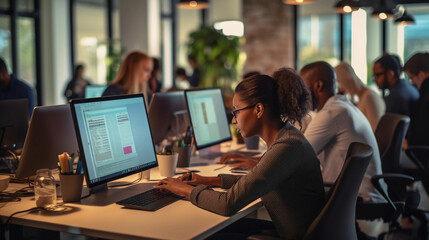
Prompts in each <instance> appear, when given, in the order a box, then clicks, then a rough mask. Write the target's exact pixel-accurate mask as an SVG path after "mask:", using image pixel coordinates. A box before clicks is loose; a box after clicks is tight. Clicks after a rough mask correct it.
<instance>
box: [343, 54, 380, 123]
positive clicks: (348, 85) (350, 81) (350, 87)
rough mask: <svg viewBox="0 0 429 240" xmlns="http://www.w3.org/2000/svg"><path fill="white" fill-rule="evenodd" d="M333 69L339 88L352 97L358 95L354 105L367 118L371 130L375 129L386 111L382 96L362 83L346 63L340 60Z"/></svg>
mask: <svg viewBox="0 0 429 240" xmlns="http://www.w3.org/2000/svg"><path fill="white" fill-rule="evenodd" d="M335 71H336V73H337V80H338V85H339V86H340V89H342V90H343V91H345V93H348V94H350V95H351V98H352V99H353V97H354V96H355V95H357V96H358V97H359V102H358V103H357V104H356V107H357V108H358V109H359V110H360V111H361V112H362V113H363V114H364V115H365V117H366V118H367V119H368V121H369V123H370V125H371V128H372V131H375V128H376V127H377V124H378V121H379V120H380V118H381V116H383V114H384V113H385V111H386V106H385V104H384V101H383V98H381V96H380V95H378V94H377V93H376V92H375V91H373V90H371V89H370V88H368V87H367V86H366V85H365V84H363V83H362V81H361V80H360V79H359V77H358V76H357V75H356V73H355V71H354V70H353V68H352V67H351V66H350V65H349V64H348V63H346V62H341V63H340V64H339V65H338V66H336V67H335Z"/></svg>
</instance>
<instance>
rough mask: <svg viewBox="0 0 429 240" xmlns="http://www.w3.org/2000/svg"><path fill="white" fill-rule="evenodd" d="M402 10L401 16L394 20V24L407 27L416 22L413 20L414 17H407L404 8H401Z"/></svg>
mask: <svg viewBox="0 0 429 240" xmlns="http://www.w3.org/2000/svg"><path fill="white" fill-rule="evenodd" d="M402 9H403V11H402V15H401V16H400V17H398V18H396V19H395V23H396V24H400V25H403V26H407V25H411V24H414V23H416V21H415V20H414V17H413V16H411V15H409V14H408V13H407V10H405V8H402Z"/></svg>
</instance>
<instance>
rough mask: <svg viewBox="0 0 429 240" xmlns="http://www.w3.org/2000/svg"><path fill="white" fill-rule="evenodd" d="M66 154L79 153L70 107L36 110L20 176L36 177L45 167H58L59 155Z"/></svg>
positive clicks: (50, 107)
mask: <svg viewBox="0 0 429 240" xmlns="http://www.w3.org/2000/svg"><path fill="white" fill-rule="evenodd" d="M63 152H68V153H69V154H72V153H74V154H77V152H78V146H77V141H76V134H75V131H74V126H73V120H72V117H71V113H70V106H69V105H55V106H45V107H40V106H37V107H35V108H34V110H33V114H32V115H31V121H30V126H29V127H28V133H27V137H26V138H25V143H24V147H23V149H22V154H21V158H20V160H19V165H18V169H17V171H16V177H17V178H25V177H29V176H33V175H36V171H37V170H38V169H41V168H48V169H55V168H57V166H58V165H57V164H58V155H59V154H61V153H63Z"/></svg>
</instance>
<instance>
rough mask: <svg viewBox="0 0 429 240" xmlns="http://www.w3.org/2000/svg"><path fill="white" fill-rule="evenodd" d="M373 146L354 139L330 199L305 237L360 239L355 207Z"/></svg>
mask: <svg viewBox="0 0 429 240" xmlns="http://www.w3.org/2000/svg"><path fill="white" fill-rule="evenodd" d="M372 154H373V151H372V148H371V147H369V146H368V145H366V144H363V143H357V142H353V143H351V144H350V146H349V149H348V151H347V156H346V160H345V162H344V165H343V168H342V170H341V173H340V175H339V176H338V178H337V181H336V182H335V184H334V186H333V187H332V191H331V192H330V193H331V194H330V196H329V199H328V201H327V203H326V205H325V206H324V207H323V209H322V211H321V212H320V213H319V215H318V216H317V218H316V219H315V220H314V221H313V223H312V224H311V225H310V227H309V228H308V230H307V232H306V234H305V237H304V239H307V240H310V239H318V240H325V239H338V240H342V239H344V240H357V236H356V225H355V211H356V200H357V195H358V192H359V186H360V184H361V182H362V179H363V176H364V174H365V171H366V169H367V167H368V164H369V161H370V159H371V157H372Z"/></svg>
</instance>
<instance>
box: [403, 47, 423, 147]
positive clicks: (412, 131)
mask: <svg viewBox="0 0 429 240" xmlns="http://www.w3.org/2000/svg"><path fill="white" fill-rule="evenodd" d="M404 71H405V73H406V74H407V75H408V77H409V78H410V80H411V82H412V83H413V84H414V85H416V86H417V88H418V89H419V93H420V98H419V99H418V100H417V101H416V102H415V103H414V104H413V105H412V107H411V117H410V118H411V121H410V127H409V129H408V135H407V142H408V144H409V145H426V146H429V53H428V52H425V53H416V54H414V55H413V56H412V57H411V58H410V59H409V60H408V61H407V62H406V63H405V65H404Z"/></svg>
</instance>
